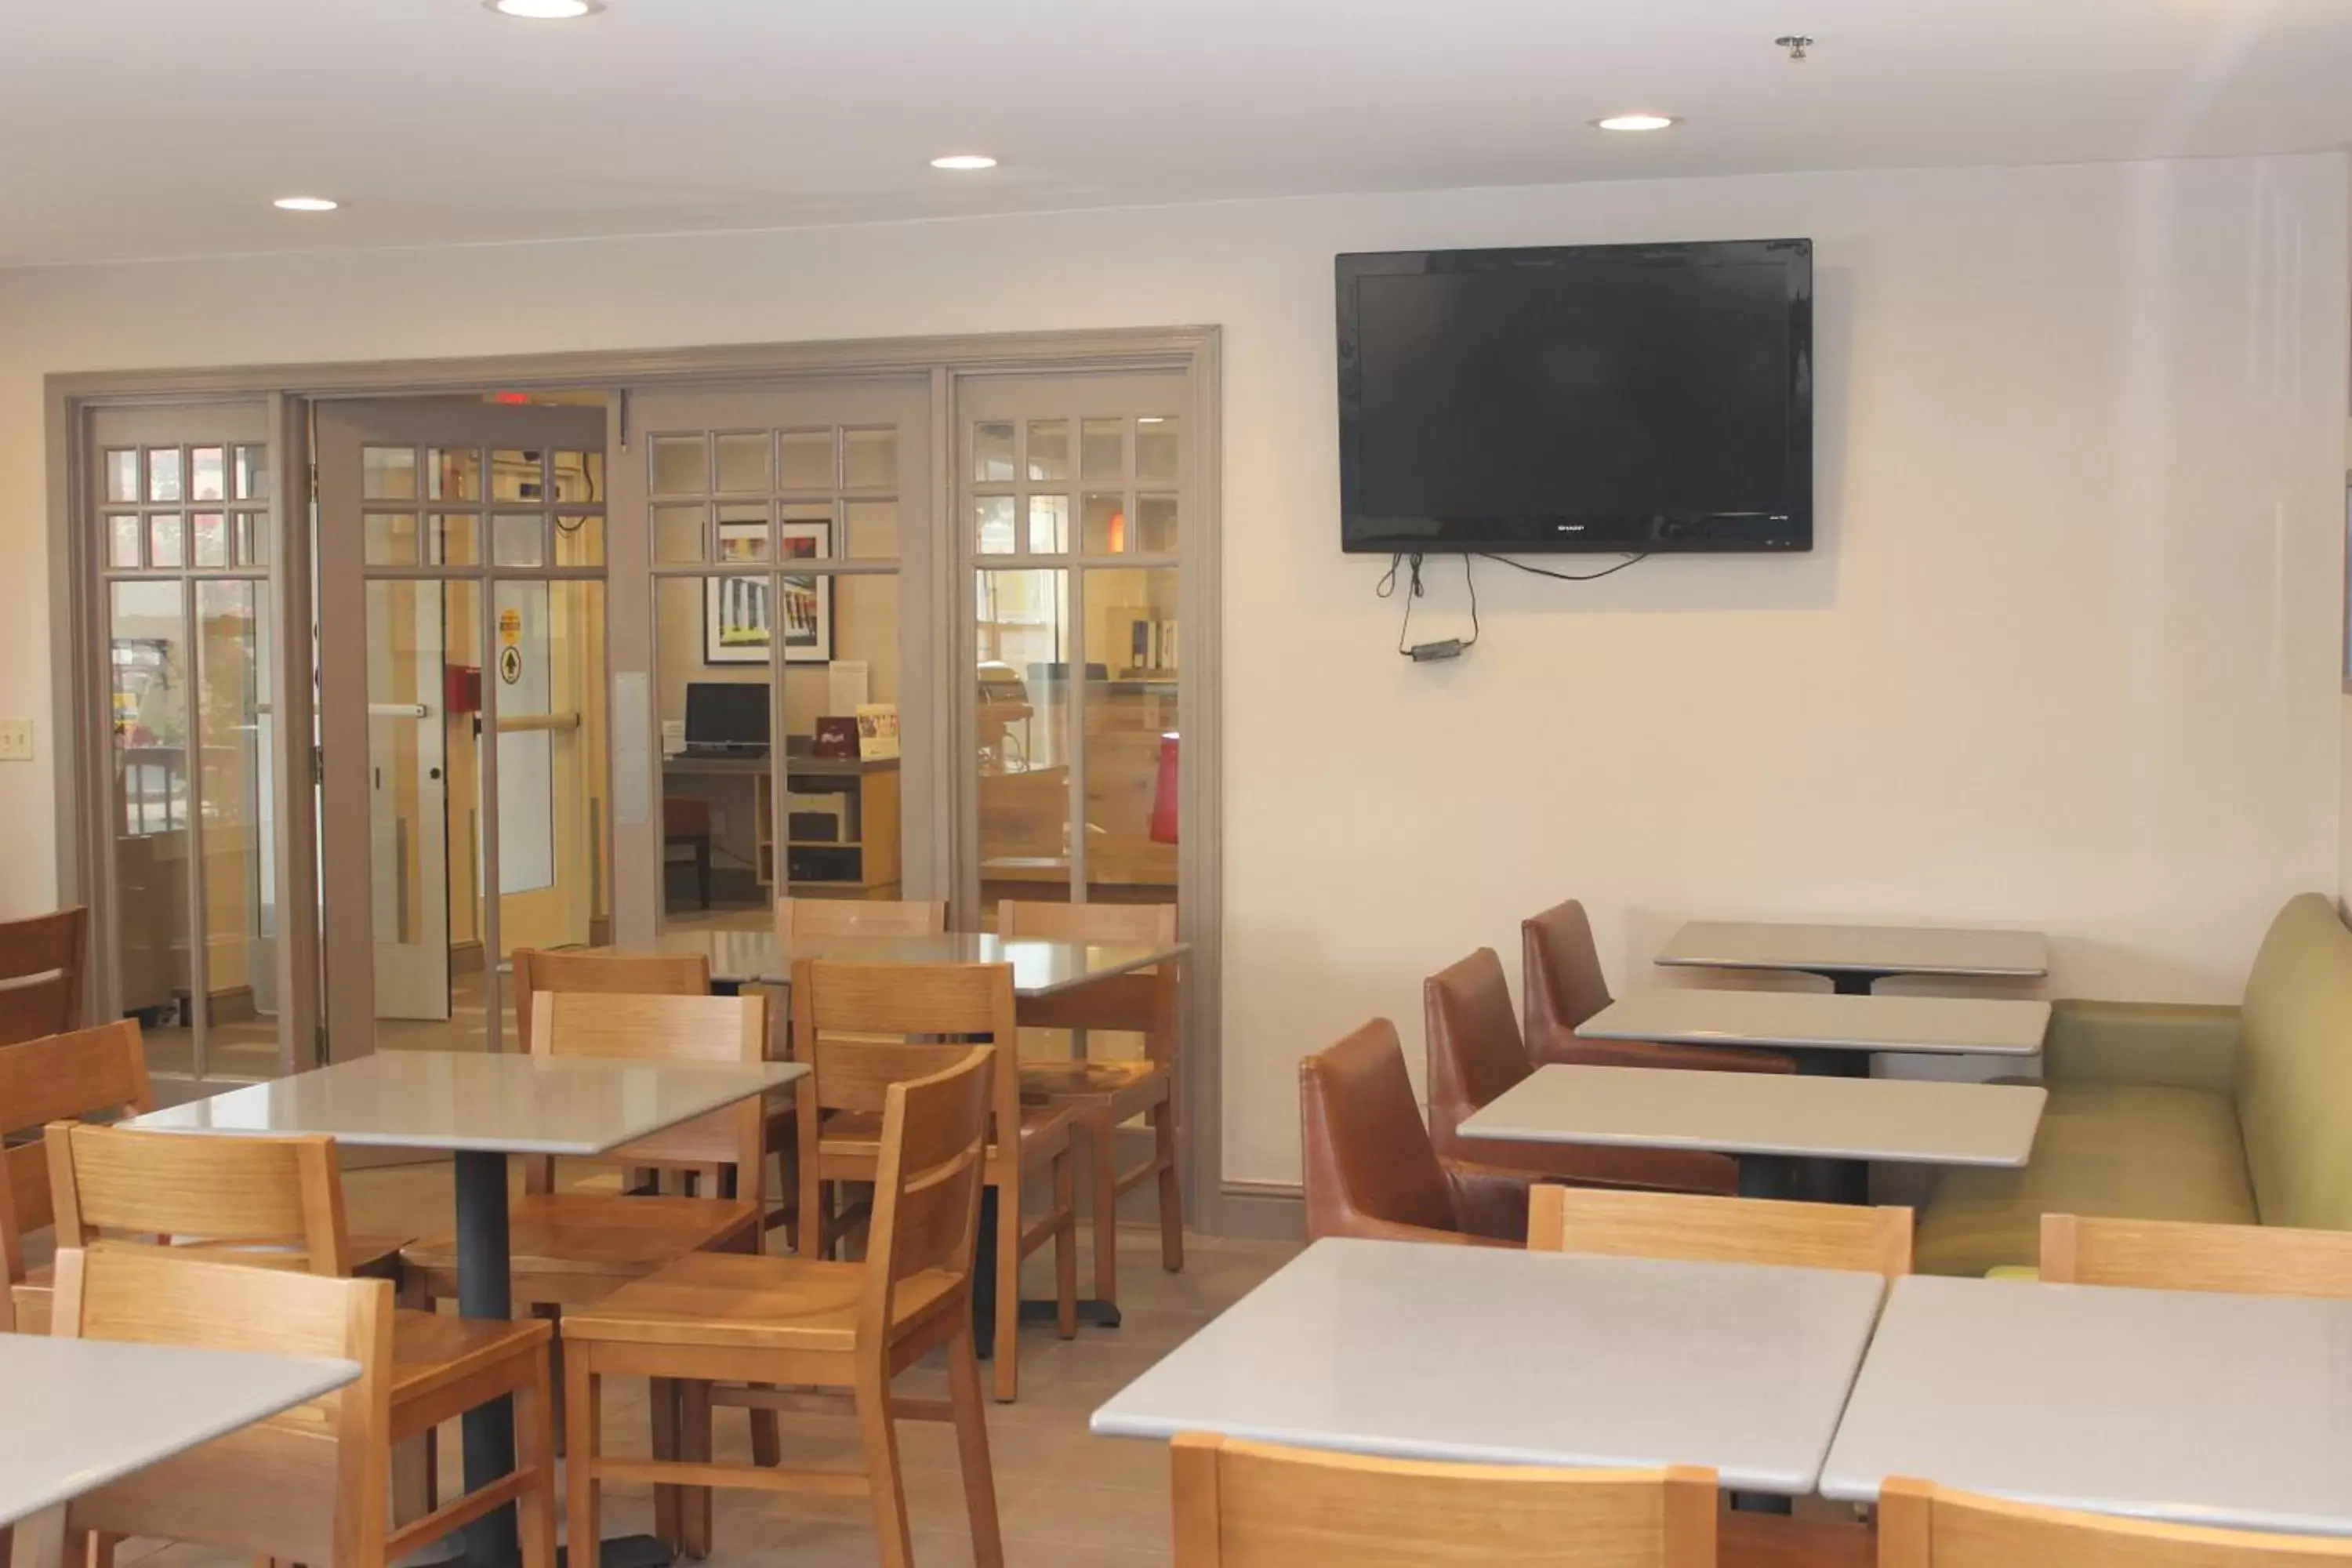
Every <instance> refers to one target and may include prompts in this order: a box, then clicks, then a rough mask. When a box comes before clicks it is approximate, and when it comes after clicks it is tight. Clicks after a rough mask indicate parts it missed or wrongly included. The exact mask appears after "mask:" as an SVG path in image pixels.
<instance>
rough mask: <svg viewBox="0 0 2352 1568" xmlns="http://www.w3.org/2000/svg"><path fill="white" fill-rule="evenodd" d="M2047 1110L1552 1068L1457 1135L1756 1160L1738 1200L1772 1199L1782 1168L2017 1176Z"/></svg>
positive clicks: (1761, 1078) (1976, 1088) (2017, 1097)
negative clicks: (1969, 1169) (1909, 1167)
mask: <svg viewBox="0 0 2352 1568" xmlns="http://www.w3.org/2000/svg"><path fill="white" fill-rule="evenodd" d="M2048 1100H2049V1096H2048V1094H2047V1093H2046V1092H2045V1091H2044V1090H2043V1089H2042V1088H2041V1087H2040V1086H2038V1085H2022V1084H1989V1083H1935V1082H1918V1081H1914V1080H1910V1079H1871V1078H1805V1077H1790V1076H1784V1075H1780V1074H1776V1073H1745V1072H1743V1073H1727V1072H1675V1071H1669V1070H1665V1069H1663V1068H1612V1067H1563V1066H1559V1065H1557V1064H1554V1065H1550V1066H1546V1067H1540V1068H1537V1069H1536V1070H1535V1071H1534V1072H1533V1073H1531V1074H1529V1075H1528V1077H1527V1078H1525V1079H1521V1080H1520V1081H1519V1082H1518V1083H1517V1084H1516V1085H1514V1086H1513V1087H1512V1088H1510V1089H1507V1090H1505V1091H1504V1092H1503V1093H1502V1094H1501V1095H1499V1096H1497V1097H1496V1099H1495V1100H1492V1101H1490V1102H1489V1103H1488V1104H1486V1105H1485V1106H1483V1107H1481V1108H1480V1109H1479V1110H1476V1111H1475V1112H1473V1113H1472V1114H1471V1116H1470V1117H1469V1118H1468V1119H1467V1120H1466V1121H1464V1122H1463V1123H1462V1134H1463V1136H1464V1137H1465V1138H1504V1139H1517V1140H1524V1141H1530V1142H1547V1143H1612V1144H1624V1145H1630V1146H1632V1147H1634V1148H1642V1149H1704V1150H1711V1151H1714V1152H1717V1153H1724V1154H1740V1155H1747V1156H1751V1157H1752V1156H1763V1157H1764V1158H1761V1159H1758V1158H1748V1159H1743V1160H1742V1161H1741V1162H1740V1167H1739V1180H1740V1189H1741V1191H1743V1192H1746V1193H1748V1194H1751V1195H1755V1196H1774V1197H1777V1196H1783V1195H1786V1194H1788V1192H1789V1190H1790V1180H1791V1176H1792V1173H1791V1172H1790V1170H1789V1168H1788V1167H1787V1166H1786V1165H1785V1163H1783V1162H1786V1161H1789V1160H1797V1159H1805V1160H1836V1161H1869V1160H1886V1161H1893V1162H1897V1163H1911V1164H1930V1165H2001V1166H2011V1167H2014V1166H2019V1165H2022V1164H2024V1163H2025V1162H2026V1160H2027V1159H2028V1158H2029V1157H2030V1156H2031V1155H2032V1152H2033V1136H2034V1133H2035V1132H2036V1131H2038V1130H2039V1128H2040V1127H2041V1124H2042V1106H2043V1105H2044V1104H2045V1103H2046V1102H2047V1101H2048ZM1843 1195H1846V1196H1848V1197H1852V1195H1853V1194H1850V1193H1849V1194H1843Z"/></svg>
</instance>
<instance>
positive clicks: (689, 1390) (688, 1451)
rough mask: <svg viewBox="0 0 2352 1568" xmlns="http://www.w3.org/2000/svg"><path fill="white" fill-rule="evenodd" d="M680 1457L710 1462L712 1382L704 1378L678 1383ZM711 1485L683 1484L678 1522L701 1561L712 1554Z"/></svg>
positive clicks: (690, 1554) (685, 1542)
mask: <svg viewBox="0 0 2352 1568" xmlns="http://www.w3.org/2000/svg"><path fill="white" fill-rule="evenodd" d="M677 1393H678V1415H677V1457H678V1458H681V1459H684V1460H686V1461H687V1462H688V1464H697V1465H707V1464H709V1462H710V1384H708V1383H704V1382H701V1381H695V1382H690V1383H680V1384H678V1385H677ZM710 1499H711V1491H710V1489H709V1487H680V1488H679V1489H678V1493H677V1525H678V1534H679V1536H680V1538H681V1543H682V1545H683V1546H684V1549H685V1552H686V1554H687V1555H688V1557H691V1558H693V1559H694V1560H695V1561H696V1562H698V1563H699V1562H701V1561H703V1560H704V1559H705V1558H707V1557H709V1555H710Z"/></svg>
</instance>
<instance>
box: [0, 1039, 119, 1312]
mask: <svg viewBox="0 0 2352 1568" xmlns="http://www.w3.org/2000/svg"><path fill="white" fill-rule="evenodd" d="M154 1109H155V1091H154V1089H153V1088H152V1086H151V1085H150V1084H149V1082H148V1080H147V1051H146V1047H145V1046H144V1045H143V1044H142V1042H141V1040H140V1038H139V1026H138V1025H136V1024H134V1023H132V1022H131V1020H130V1019H128V1018H125V1019H122V1020H121V1021H120V1022H117V1023H112V1024H100V1026H98V1027H96V1028H94V1029H76V1030H75V1031H74V1032H73V1033H72V1034H69V1035H49V1036H47V1037H43V1038H41V1039H37V1040H26V1041H25V1042H23V1043H22V1044H19V1045H13V1046H0V1135H8V1136H14V1135H16V1134H18V1133H24V1132H29V1131H33V1130H34V1129H36V1128H41V1127H46V1126H47V1125H48V1124H49V1123H50V1122H52V1121H76V1120H79V1119H80V1118H82V1117H85V1116H109V1117H118V1116H138V1115H142V1114H144V1113H145V1112H147V1111H150V1110H154ZM56 1217H57V1214H56V1209H55V1207H54V1205H53V1204H52V1202H51V1199H50V1194H49V1156H48V1153H47V1150H46V1149H45V1148H44V1147H43V1146H42V1142H41V1141H40V1140H38V1139H35V1140H32V1141H30V1142H23V1143H18V1144H16V1145H15V1146H14V1147H11V1148H6V1149H0V1276H5V1278H0V1331H7V1330H9V1329H12V1328H14V1327H15V1326H16V1318H15V1309H14V1307H13V1305H12V1303H11V1301H10V1299H9V1292H8V1289H7V1288H8V1287H9V1286H10V1285H13V1284H15V1283H16V1282H17V1281H18V1280H21V1279H24V1278H25V1268H26V1265H25V1237H26V1236H27V1235H28V1234H30V1233H31V1232H33V1231H37V1230H43V1229H46V1228H47V1227H48V1226H49V1225H50V1224H51V1223H52V1222H53V1221H54V1220H55V1219H56Z"/></svg>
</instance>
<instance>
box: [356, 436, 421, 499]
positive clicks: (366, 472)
mask: <svg viewBox="0 0 2352 1568" xmlns="http://www.w3.org/2000/svg"><path fill="white" fill-rule="evenodd" d="M360 494H361V495H362V496H364V497H366V498H367V499H368V500H415V499H416V452H415V448H414V447H362V448H360Z"/></svg>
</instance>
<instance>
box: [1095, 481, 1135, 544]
mask: <svg viewBox="0 0 2352 1568" xmlns="http://www.w3.org/2000/svg"><path fill="white" fill-rule="evenodd" d="M1084 518H1085V521H1084V522H1083V524H1082V526H1083V527H1084V529H1085V531H1086V544H1085V547H1084V548H1085V550H1086V552H1087V554H1089V555H1120V554H1124V553H1126V552H1128V551H1129V550H1132V549H1133V548H1135V547H1134V545H1133V544H1132V543H1131V542H1129V538H1128V527H1127V498H1126V497H1125V496H1122V495H1119V494H1118V493H1117V492H1115V491H1113V492H1109V493H1105V492H1102V491H1090V492H1088V494H1087V499H1086V507H1085V512H1084Z"/></svg>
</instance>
